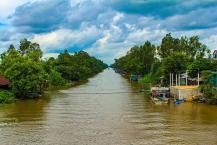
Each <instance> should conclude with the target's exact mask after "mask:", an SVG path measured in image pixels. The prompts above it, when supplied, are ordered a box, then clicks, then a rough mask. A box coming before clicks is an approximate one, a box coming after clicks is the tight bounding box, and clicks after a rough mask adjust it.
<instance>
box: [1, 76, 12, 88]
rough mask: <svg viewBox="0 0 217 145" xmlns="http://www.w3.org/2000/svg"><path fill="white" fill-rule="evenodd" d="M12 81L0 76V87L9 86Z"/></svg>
mask: <svg viewBox="0 0 217 145" xmlns="http://www.w3.org/2000/svg"><path fill="white" fill-rule="evenodd" d="M9 85H10V81H9V80H8V79H6V78H5V77H3V76H0V86H9Z"/></svg>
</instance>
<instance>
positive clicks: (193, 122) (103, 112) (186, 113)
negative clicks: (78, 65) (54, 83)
mask: <svg viewBox="0 0 217 145" xmlns="http://www.w3.org/2000/svg"><path fill="white" fill-rule="evenodd" d="M138 90H139V88H138V86H137V85H136V84H133V85H131V84H130V83H129V82H128V81H127V80H126V79H124V78H122V77H121V76H120V75H119V74H115V73H114V71H113V70H105V71H104V72H103V73H101V74H99V75H97V76H96V77H94V78H92V79H90V80H89V82H87V83H85V84H81V85H79V86H76V87H74V88H71V89H68V90H62V91H60V92H58V93H57V92H54V93H51V94H50V96H51V98H50V99H41V100H36V101H19V102H17V103H15V104H11V105H1V106H0V132H1V134H0V144H2V145H23V144H27V145H35V144H43V145H72V144H78V145H86V144H88V145H96V144H98V145H108V144H111V145H119V144H120V145H128V144H129V145H130V144H133V145H140V144H141V145H143V144H186V145H189V144H191V145H194V144H201V145H204V144H211V145H212V144H213V145H214V144H217V107H216V106H210V105H205V104H192V103H184V104H181V105H178V106H174V105H173V104H170V105H164V106H155V105H153V104H152V103H151V102H150V100H149V97H148V96H147V95H144V94H143V93H135V92H137V91H138ZM103 92H104V93H105V94H102V93H103ZM108 92H110V93H111V92H114V94H109V93H108ZM115 92H128V93H115ZM88 93H91V94H88ZM95 93H97V94H95Z"/></svg>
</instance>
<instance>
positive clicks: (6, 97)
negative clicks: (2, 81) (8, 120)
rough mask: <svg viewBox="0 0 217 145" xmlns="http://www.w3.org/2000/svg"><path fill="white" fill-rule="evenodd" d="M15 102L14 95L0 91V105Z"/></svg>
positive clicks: (6, 91)
mask: <svg viewBox="0 0 217 145" xmlns="http://www.w3.org/2000/svg"><path fill="white" fill-rule="evenodd" d="M15 101H16V97H15V95H14V94H13V93H12V92H10V91H8V90H0V103H1V104H9V103H13V102H15Z"/></svg>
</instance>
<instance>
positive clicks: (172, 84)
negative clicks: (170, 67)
mask: <svg viewBox="0 0 217 145" xmlns="http://www.w3.org/2000/svg"><path fill="white" fill-rule="evenodd" d="M172 86H173V73H172Z"/></svg>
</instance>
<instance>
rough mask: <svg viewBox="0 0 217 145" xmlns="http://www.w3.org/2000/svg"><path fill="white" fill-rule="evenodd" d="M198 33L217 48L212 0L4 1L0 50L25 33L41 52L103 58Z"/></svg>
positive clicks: (215, 10)
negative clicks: (82, 53) (65, 51)
mask: <svg viewBox="0 0 217 145" xmlns="http://www.w3.org/2000/svg"><path fill="white" fill-rule="evenodd" d="M167 33H172V35H173V36H174V37H180V36H184V35H186V36H192V35H198V36H200V39H201V41H202V42H203V43H205V44H206V45H207V46H208V47H209V48H210V49H212V50H214V49H215V48H217V1H216V0H187V1H185V0H109V1H108V0H3V1H1V2H0V52H3V51H4V50H6V48H7V47H8V46H9V44H11V43H12V44H15V46H17V45H18V44H19V40H20V39H22V38H28V39H29V40H32V41H33V42H37V43H39V44H40V45H41V48H42V50H43V52H44V55H45V57H49V56H56V55H57V53H58V52H61V51H63V49H68V50H69V51H70V52H74V51H78V50H85V51H87V52H89V53H90V54H91V55H94V56H96V57H98V58H100V59H102V60H104V61H105V62H107V63H112V62H113V59H114V58H118V57H120V56H123V55H124V54H126V52H127V51H128V50H129V48H130V47H132V46H134V45H139V44H142V43H144V42H145V41H146V40H150V41H151V42H153V43H155V44H159V43H160V40H161V39H162V37H163V36H165V35H166V34H167Z"/></svg>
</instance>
